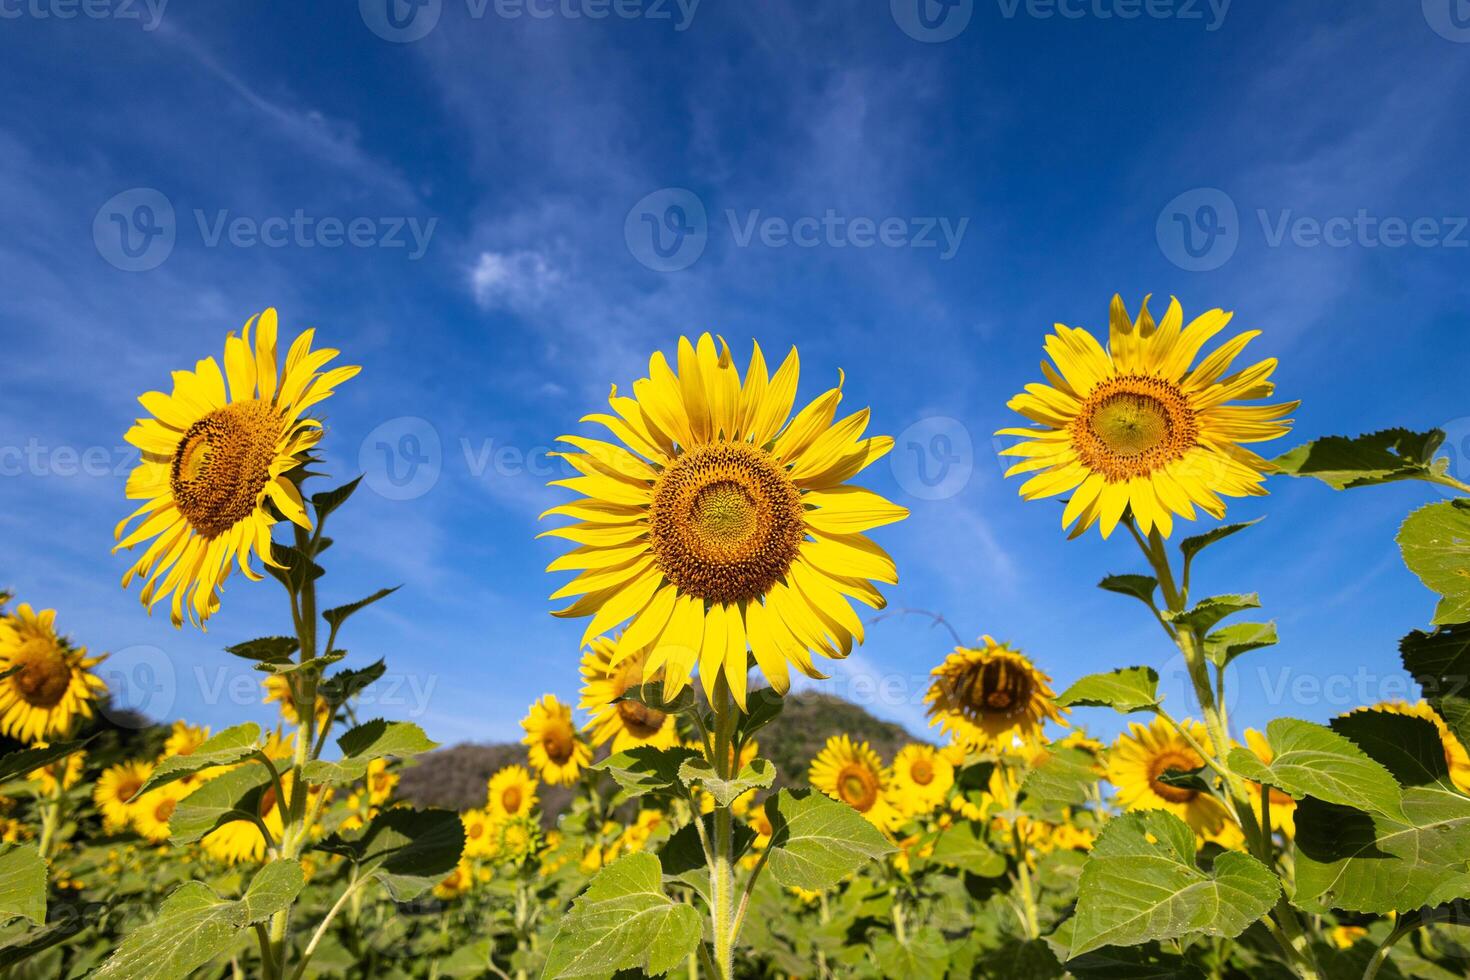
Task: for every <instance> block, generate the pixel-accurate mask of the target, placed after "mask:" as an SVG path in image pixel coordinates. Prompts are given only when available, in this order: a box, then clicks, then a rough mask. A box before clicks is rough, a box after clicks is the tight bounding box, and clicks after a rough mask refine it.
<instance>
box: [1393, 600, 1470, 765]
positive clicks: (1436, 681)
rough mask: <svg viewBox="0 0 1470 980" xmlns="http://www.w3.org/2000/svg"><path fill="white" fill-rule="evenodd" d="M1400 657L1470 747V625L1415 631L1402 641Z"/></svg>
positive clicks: (1457, 734)
mask: <svg viewBox="0 0 1470 980" xmlns="http://www.w3.org/2000/svg"><path fill="white" fill-rule="evenodd" d="M1399 654H1400V656H1401V657H1402V658H1403V661H1404V669H1405V670H1407V671H1408V672H1409V673H1410V674H1413V675H1414V680H1416V681H1418V682H1419V686H1420V687H1422V688H1423V689H1424V697H1425V698H1426V699H1427V700H1428V701H1429V703H1430V704H1431V705H1432V706H1433V707H1434V710H1435V711H1437V712H1439V716H1440V717H1441V718H1443V719H1444V723H1445V724H1446V725H1448V726H1449V729H1450V731H1452V732H1454V733H1455V736H1456V737H1457V738H1458V739H1459V740H1460V744H1461V745H1470V685H1467V679H1470V625H1465V624H1460V625H1456V626H1446V627H1442V628H1440V629H1437V630H1435V631H1434V632H1433V633H1421V632H1420V631H1418V630H1415V631H1414V632H1412V633H1410V634H1409V635H1408V636H1406V637H1404V638H1403V640H1402V641H1400V643H1399Z"/></svg>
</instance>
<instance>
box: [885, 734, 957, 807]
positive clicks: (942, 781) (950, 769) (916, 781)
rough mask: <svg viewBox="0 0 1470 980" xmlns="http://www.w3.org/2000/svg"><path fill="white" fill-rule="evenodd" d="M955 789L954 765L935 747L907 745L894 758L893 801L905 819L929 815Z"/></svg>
mask: <svg viewBox="0 0 1470 980" xmlns="http://www.w3.org/2000/svg"><path fill="white" fill-rule="evenodd" d="M953 785H954V765H953V764H952V763H951V762H950V761H949V759H947V758H945V756H944V754H943V753H941V752H939V751H938V750H936V749H935V748H934V747H933V746H932V745H905V746H904V747H903V748H901V749H899V751H898V755H896V756H894V758H893V800H894V802H895V804H896V805H897V806H898V808H899V810H900V811H901V812H902V813H903V814H904V815H905V816H910V817H911V816H916V815H918V814H921V813H928V812H929V811H930V810H933V809H934V808H935V807H937V806H939V805H940V804H941V803H943V802H944V798H945V796H946V795H948V793H949V788H950V787H951V786H953Z"/></svg>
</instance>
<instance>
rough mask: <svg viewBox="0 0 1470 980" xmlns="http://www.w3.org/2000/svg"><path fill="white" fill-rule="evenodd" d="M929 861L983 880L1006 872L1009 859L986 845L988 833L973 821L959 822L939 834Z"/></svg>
mask: <svg viewBox="0 0 1470 980" xmlns="http://www.w3.org/2000/svg"><path fill="white" fill-rule="evenodd" d="M929 860H931V861H933V862H934V863H935V864H940V865H943V866H944V867H946V868H956V869H958V870H960V871H968V872H969V873H971V874H974V875H979V876H980V877H982V878H998V877H1000V876H1001V875H1003V874H1005V873H1006V859H1005V856H1004V855H1001V854H998V853H997V852H996V851H995V850H994V849H993V848H991V846H990V845H989V844H988V843H986V840H985V834H984V833H983V832H982V831H980V830H977V829H976V827H975V825H974V824H973V823H972V822H971V821H969V820H963V821H957V822H956V823H954V824H952V825H951V826H950V827H949V829H947V830H945V831H944V832H943V833H942V834H940V835H939V839H938V840H936V841H935V842H934V850H933V852H932V853H931V854H930V855H929Z"/></svg>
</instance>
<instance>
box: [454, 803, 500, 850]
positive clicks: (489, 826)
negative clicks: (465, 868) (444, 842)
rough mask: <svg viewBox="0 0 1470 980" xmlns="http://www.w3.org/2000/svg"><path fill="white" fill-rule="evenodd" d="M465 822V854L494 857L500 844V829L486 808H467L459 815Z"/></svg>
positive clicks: (462, 821)
mask: <svg viewBox="0 0 1470 980" xmlns="http://www.w3.org/2000/svg"><path fill="white" fill-rule="evenodd" d="M459 821H460V823H462V824H464V856H465V857H467V858H493V857H494V856H495V853H496V850H497V849H498V847H499V846H500V829H499V828H498V827H496V826H495V821H494V820H493V819H492V818H491V816H490V814H489V813H487V812H486V811H484V810H466V811H465V812H464V813H461V814H460V815H459Z"/></svg>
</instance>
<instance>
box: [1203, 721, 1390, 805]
mask: <svg viewBox="0 0 1470 980" xmlns="http://www.w3.org/2000/svg"><path fill="white" fill-rule="evenodd" d="M1266 741H1267V742H1268V743H1269V744H1270V746H1271V753H1272V758H1271V761H1270V763H1265V762H1262V761H1261V760H1260V759H1258V758H1256V755H1255V753H1254V752H1252V751H1251V750H1250V749H1248V748H1243V747H1241V748H1236V749H1233V750H1232V751H1231V752H1230V757H1229V766H1230V768H1231V769H1233V770H1235V771H1236V772H1237V773H1239V774H1240V775H1241V776H1244V777H1245V778H1246V779H1249V780H1251V781H1252V782H1256V783H1263V784H1269V785H1271V786H1275V787H1276V788H1277V789H1280V790H1283V791H1285V792H1286V793H1287V794H1289V795H1290V796H1292V797H1293V798H1294V799H1297V800H1301V799H1304V798H1306V797H1308V796H1312V797H1315V798H1317V799H1319V800H1322V801H1324V802H1326V803H1338V804H1341V805H1342V806H1350V807H1355V808H1356V809H1359V810H1369V811H1372V812H1375V813H1384V814H1389V815H1392V816H1399V817H1401V816H1403V810H1402V808H1401V804H1400V798H1401V796H1402V793H1401V792H1400V790H1399V784H1398V782H1397V781H1396V780H1395V779H1394V778H1393V775H1392V774H1391V773H1390V772H1389V771H1388V770H1387V769H1386V768H1384V766H1383V765H1382V764H1381V763H1379V762H1376V761H1374V760H1373V759H1372V758H1371V757H1369V756H1368V755H1367V754H1366V753H1365V752H1364V751H1363V750H1362V749H1360V748H1358V746H1357V745H1355V744H1354V743H1353V742H1351V741H1350V740H1348V739H1347V738H1345V737H1344V736H1342V735H1340V734H1338V733H1337V732H1334V731H1333V730H1332V729H1330V728H1327V727H1325V726H1323V725H1314V724H1313V723H1311V722H1309V721H1301V720H1299V719H1296V718H1277V719H1274V720H1273V721H1272V722H1271V723H1270V724H1269V725H1267V726H1266Z"/></svg>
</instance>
